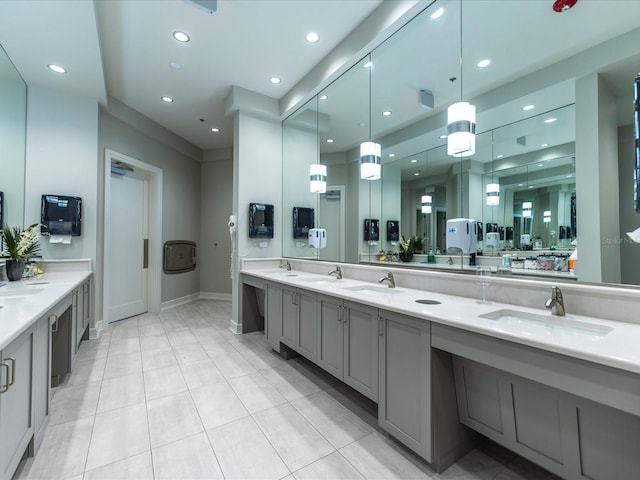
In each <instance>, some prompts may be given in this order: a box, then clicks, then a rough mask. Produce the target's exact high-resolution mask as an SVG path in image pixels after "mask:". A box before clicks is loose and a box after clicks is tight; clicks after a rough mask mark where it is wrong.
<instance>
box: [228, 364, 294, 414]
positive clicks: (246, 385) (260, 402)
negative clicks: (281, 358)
mask: <svg viewBox="0 0 640 480" xmlns="http://www.w3.org/2000/svg"><path fill="white" fill-rule="evenodd" d="M228 382H229V385H231V388H233V390H234V392H236V395H238V397H239V398H240V400H241V401H242V403H243V404H244V406H245V407H246V409H247V410H249V412H250V413H252V414H253V413H256V412H259V411H261V410H266V409H268V408H272V407H275V406H276V405H281V404H283V403H285V402H286V401H287V400H286V399H285V398H284V397H283V396H282V395H280V394H279V393H278V391H277V390H276V389H275V388H274V387H273V386H272V385H271V384H270V383H269V382H267V379H266V378H264V377H263V376H262V375H260V373H257V372H256V373H252V374H250V375H245V376H243V377H234V378H230V379H229V380H228Z"/></svg>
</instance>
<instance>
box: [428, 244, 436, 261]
mask: <svg viewBox="0 0 640 480" xmlns="http://www.w3.org/2000/svg"><path fill="white" fill-rule="evenodd" d="M427 263H436V256H435V255H434V254H433V248H432V249H430V250H429V254H428V255H427Z"/></svg>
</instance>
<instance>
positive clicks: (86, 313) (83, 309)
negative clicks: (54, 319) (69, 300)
mask: <svg viewBox="0 0 640 480" xmlns="http://www.w3.org/2000/svg"><path fill="white" fill-rule="evenodd" d="M89 292H90V283H89V280H87V281H85V282H84V283H83V284H82V285H80V286H79V287H78V288H77V289H75V290H74V291H73V294H74V296H75V299H74V306H75V312H74V315H75V316H74V319H75V326H76V328H75V330H74V331H75V342H74V350H75V352H76V353H77V352H78V347H79V346H80V342H81V341H82V340H83V339H84V337H85V332H86V331H87V327H88V326H89V320H90V310H91V309H90V306H91V305H90V303H89V302H90V300H89Z"/></svg>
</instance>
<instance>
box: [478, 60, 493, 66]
mask: <svg viewBox="0 0 640 480" xmlns="http://www.w3.org/2000/svg"><path fill="white" fill-rule="evenodd" d="M490 64H491V60H489V59H488V58H485V59H484V60H480V61H479V62H478V67H479V68H485V67H488V66H489V65H490Z"/></svg>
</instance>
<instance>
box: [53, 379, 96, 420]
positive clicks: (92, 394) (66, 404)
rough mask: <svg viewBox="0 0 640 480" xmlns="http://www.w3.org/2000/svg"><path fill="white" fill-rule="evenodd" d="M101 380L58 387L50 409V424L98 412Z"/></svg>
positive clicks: (89, 415)
mask: <svg viewBox="0 0 640 480" xmlns="http://www.w3.org/2000/svg"><path fill="white" fill-rule="evenodd" d="M100 385H101V384H100V382H92V383H86V384H83V385H77V386H67V387H62V388H57V389H56V394H55V396H54V398H53V400H52V401H51V404H50V405H51V408H50V411H49V425H58V424H60V423H64V422H70V421H73V420H77V419H79V418H83V417H91V416H93V415H95V413H96V407H97V405H98V397H99V395H100Z"/></svg>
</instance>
